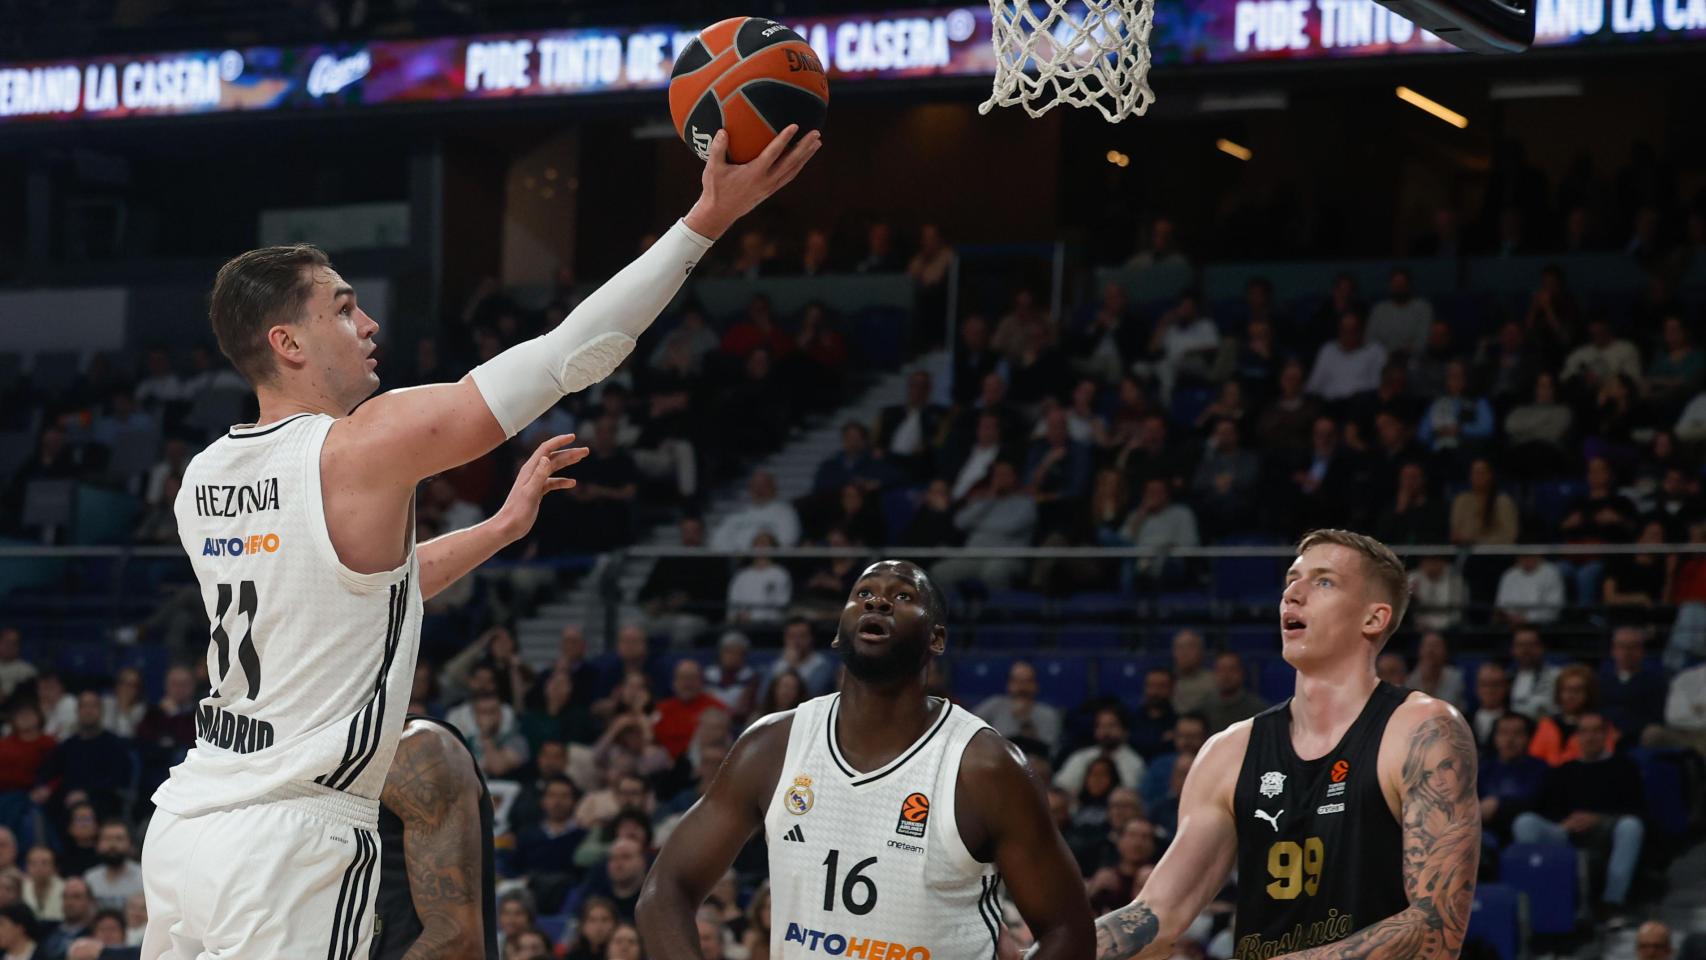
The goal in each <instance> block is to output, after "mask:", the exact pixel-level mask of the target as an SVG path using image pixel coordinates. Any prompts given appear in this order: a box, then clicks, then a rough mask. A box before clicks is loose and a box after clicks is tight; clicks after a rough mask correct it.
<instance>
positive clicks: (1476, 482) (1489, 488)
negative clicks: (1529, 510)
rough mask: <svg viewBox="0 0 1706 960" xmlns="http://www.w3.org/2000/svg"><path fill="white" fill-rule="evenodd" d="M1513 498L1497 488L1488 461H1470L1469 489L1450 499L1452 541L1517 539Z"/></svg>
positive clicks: (1481, 542)
mask: <svg viewBox="0 0 1706 960" xmlns="http://www.w3.org/2000/svg"><path fill="white" fill-rule="evenodd" d="M1516 536H1517V511H1516V501H1515V500H1512V499H1511V497H1510V494H1508V493H1505V492H1504V491H1502V490H1500V489H1499V478H1498V474H1496V473H1494V472H1493V464H1492V462H1491V461H1489V460H1487V459H1485V458H1482V459H1478V460H1476V461H1474V462H1473V463H1471V464H1470V465H1469V489H1467V490H1465V491H1463V492H1462V493H1460V494H1458V495H1457V497H1456V499H1454V500H1452V501H1451V542H1452V543H1455V544H1457V545H1459V546H1468V545H1484V546H1493V545H1502V544H1512V543H1515V542H1516Z"/></svg>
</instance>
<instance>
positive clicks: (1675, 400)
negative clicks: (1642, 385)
mask: <svg viewBox="0 0 1706 960" xmlns="http://www.w3.org/2000/svg"><path fill="white" fill-rule="evenodd" d="M1661 329H1662V333H1661V336H1660V341H1659V344H1660V346H1659V349H1658V350H1657V351H1655V352H1654V354H1653V359H1652V361H1651V362H1650V363H1648V364H1647V379H1646V391H1647V403H1648V404H1649V405H1650V406H1651V408H1652V410H1653V413H1654V414H1655V415H1656V416H1658V417H1660V418H1662V419H1664V420H1666V421H1669V420H1671V419H1673V418H1674V417H1675V416H1676V414H1678V413H1680V412H1681V411H1682V408H1683V405H1684V404H1686V403H1687V402H1688V401H1689V398H1691V397H1693V396H1694V395H1695V394H1696V393H1698V392H1700V388H1701V387H1702V386H1706V353H1703V352H1701V350H1700V348H1698V347H1696V346H1695V345H1694V344H1693V342H1692V338H1691V337H1690V336H1689V333H1688V326H1687V325H1686V324H1684V323H1683V322H1682V317H1680V316H1677V315H1676V314H1671V315H1669V316H1667V317H1665V319H1664V323H1663V326H1662V328H1661Z"/></svg>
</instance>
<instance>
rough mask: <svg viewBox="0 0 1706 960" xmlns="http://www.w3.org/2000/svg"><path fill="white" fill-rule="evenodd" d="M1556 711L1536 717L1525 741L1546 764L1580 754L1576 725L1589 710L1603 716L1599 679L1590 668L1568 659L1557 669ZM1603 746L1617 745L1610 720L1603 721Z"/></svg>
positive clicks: (1561, 762) (1614, 747) (1531, 751)
mask: <svg viewBox="0 0 1706 960" xmlns="http://www.w3.org/2000/svg"><path fill="white" fill-rule="evenodd" d="M1557 691H1558V692H1557V699H1558V711H1557V712H1556V713H1554V714H1552V715H1550V716H1545V717H1541V718H1540V722H1539V723H1537V724H1536V725H1535V727H1534V739H1533V740H1531V741H1530V742H1529V745H1528V752H1529V754H1530V755H1532V756H1534V757H1536V758H1538V759H1540V760H1544V761H1546V764H1547V765H1548V766H1553V767H1557V766H1562V765H1563V764H1565V763H1567V762H1569V761H1571V760H1575V759H1577V758H1578V757H1580V756H1581V739H1580V737H1579V736H1578V728H1579V727H1580V726H1581V720H1582V718H1583V717H1584V716H1587V715H1589V714H1591V715H1593V716H1595V717H1600V718H1602V719H1603V717H1604V716H1605V715H1604V714H1602V713H1600V712H1599V706H1600V704H1599V680H1598V678H1596V677H1595V676H1594V674H1593V670H1592V668H1590V667H1588V666H1586V665H1584V664H1580V663H1572V664H1569V665H1567V666H1565V667H1564V668H1563V669H1561V670H1559V671H1558V686H1557ZM1603 735H1604V738H1605V749H1607V750H1615V749H1616V748H1617V739H1618V731H1617V728H1616V727H1613V726H1612V725H1611V724H1610V722H1609V721H1608V722H1606V723H1605V725H1604V731H1603Z"/></svg>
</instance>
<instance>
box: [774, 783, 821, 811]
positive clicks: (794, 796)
mask: <svg viewBox="0 0 1706 960" xmlns="http://www.w3.org/2000/svg"><path fill="white" fill-rule="evenodd" d="M815 799H816V798H815V797H813V796H812V778H811V777H805V776H800V777H795V778H794V785H793V786H791V787H789V788H788V792H787V793H784V794H782V806H784V807H787V808H788V812H789V813H791V814H793V815H794V816H796V817H798V816H803V815H805V814H806V813H807V812H808V811H810V810H811V808H812V803H813V801H814V800H815Z"/></svg>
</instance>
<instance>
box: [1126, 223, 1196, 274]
mask: <svg viewBox="0 0 1706 960" xmlns="http://www.w3.org/2000/svg"><path fill="white" fill-rule="evenodd" d="M1190 265H1191V261H1190V258H1189V257H1187V256H1186V255H1185V253H1184V251H1182V250H1180V249H1179V245H1178V235H1177V231H1176V230H1175V229H1174V226H1173V221H1172V220H1171V219H1170V218H1168V217H1156V218H1155V219H1154V220H1153V221H1151V223H1150V224H1149V236H1148V237H1147V238H1145V239H1144V240H1143V241H1142V245H1141V246H1140V247H1139V249H1138V251H1137V252H1136V253H1134V254H1132V255H1131V259H1129V260H1127V261H1126V266H1127V267H1130V268H1132V269H1134V270H1148V269H1150V268H1152V267H1167V268H1170V269H1180V268H1184V267H1189V266H1190Z"/></svg>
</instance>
